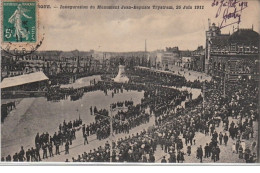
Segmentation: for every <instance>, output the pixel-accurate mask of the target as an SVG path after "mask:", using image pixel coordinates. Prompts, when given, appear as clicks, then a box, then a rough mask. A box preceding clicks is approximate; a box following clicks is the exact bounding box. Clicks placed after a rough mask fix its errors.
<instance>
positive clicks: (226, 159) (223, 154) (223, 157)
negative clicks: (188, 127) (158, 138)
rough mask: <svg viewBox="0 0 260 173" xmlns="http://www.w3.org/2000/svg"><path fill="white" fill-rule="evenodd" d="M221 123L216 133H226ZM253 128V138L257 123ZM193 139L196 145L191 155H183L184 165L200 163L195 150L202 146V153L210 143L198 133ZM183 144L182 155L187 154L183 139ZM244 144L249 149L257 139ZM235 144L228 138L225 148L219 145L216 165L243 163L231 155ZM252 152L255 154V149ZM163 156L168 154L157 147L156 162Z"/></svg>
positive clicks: (167, 156)
mask: <svg viewBox="0 0 260 173" xmlns="http://www.w3.org/2000/svg"><path fill="white" fill-rule="evenodd" d="M229 121H230V122H231V121H234V122H235V123H236V122H237V120H236V119H232V118H229ZM222 126H223V123H222V122H221V123H220V126H219V127H217V128H216V131H217V132H218V133H219V132H222V133H223V134H224V133H225V132H226V131H224V130H223V127H222ZM253 127H254V134H255V136H257V134H258V123H257V122H254V124H253ZM226 133H227V134H229V132H226ZM195 138H196V144H195V145H192V147H191V155H190V156H188V155H185V156H184V158H185V161H184V163H200V160H199V159H196V150H197V147H199V146H200V145H202V148H203V152H204V146H205V145H206V143H210V141H211V136H208V135H207V136H205V134H203V133H200V132H196V134H195ZM182 141H183V144H184V153H186V152H187V147H186V145H185V141H184V139H183V140H182ZM244 141H245V143H246V146H249V148H250V149H251V144H252V142H253V141H256V142H257V138H250V139H249V140H244ZM234 142H235V140H232V138H229V140H228V144H227V146H225V145H224V144H222V145H220V159H219V161H217V163H245V160H244V159H239V158H238V154H236V153H233V152H232V145H233V143H234ZM253 152H256V148H255V150H254V151H253ZM163 156H166V159H168V158H169V154H167V153H164V151H162V150H161V147H159V146H158V147H157V151H156V153H155V158H156V162H161V159H162V157H163ZM212 162H213V161H212V160H211V159H210V158H203V163H212Z"/></svg>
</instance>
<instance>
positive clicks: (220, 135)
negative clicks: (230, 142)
mask: <svg viewBox="0 0 260 173" xmlns="http://www.w3.org/2000/svg"><path fill="white" fill-rule="evenodd" d="M218 139H219V145H222V139H223V134H222V133H221V132H220V133H219V135H218Z"/></svg>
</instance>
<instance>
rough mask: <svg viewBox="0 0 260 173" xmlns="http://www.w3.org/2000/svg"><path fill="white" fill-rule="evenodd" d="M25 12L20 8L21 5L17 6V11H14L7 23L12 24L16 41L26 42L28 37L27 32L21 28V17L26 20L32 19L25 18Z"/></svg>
mask: <svg viewBox="0 0 260 173" xmlns="http://www.w3.org/2000/svg"><path fill="white" fill-rule="evenodd" d="M26 11H27V10H26V9H24V8H22V7H21V4H19V5H18V6H17V9H16V10H15V12H14V14H13V15H12V16H11V17H10V18H9V20H8V22H9V23H12V24H14V27H15V33H14V35H13V36H14V37H16V38H17V40H20V39H21V38H25V39H26V40H28V37H29V33H30V32H29V31H27V30H26V29H25V28H23V26H22V17H23V16H24V17H25V18H27V19H31V18H32V17H30V16H27V15H26V14H25V12H26Z"/></svg>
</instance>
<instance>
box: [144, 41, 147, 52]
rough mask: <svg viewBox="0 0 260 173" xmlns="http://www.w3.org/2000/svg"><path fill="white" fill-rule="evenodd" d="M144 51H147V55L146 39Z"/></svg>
mask: <svg viewBox="0 0 260 173" xmlns="http://www.w3.org/2000/svg"><path fill="white" fill-rule="evenodd" d="M144 51H145V53H146V51H147V47H146V39H145V41H144Z"/></svg>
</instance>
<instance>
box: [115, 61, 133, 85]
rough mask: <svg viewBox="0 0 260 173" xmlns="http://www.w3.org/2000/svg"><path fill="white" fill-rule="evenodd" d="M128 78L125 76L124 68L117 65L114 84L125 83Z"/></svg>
mask: <svg viewBox="0 0 260 173" xmlns="http://www.w3.org/2000/svg"><path fill="white" fill-rule="evenodd" d="M128 81H129V78H128V77H127V76H126V75H125V66H123V65H119V70H118V74H117V76H116V77H115V78H114V82H118V83H127V82H128Z"/></svg>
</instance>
